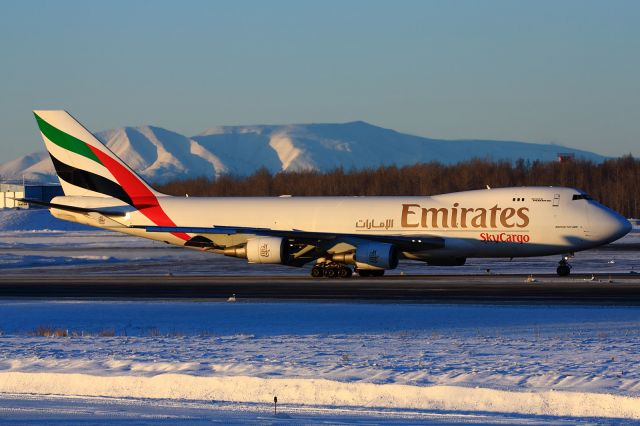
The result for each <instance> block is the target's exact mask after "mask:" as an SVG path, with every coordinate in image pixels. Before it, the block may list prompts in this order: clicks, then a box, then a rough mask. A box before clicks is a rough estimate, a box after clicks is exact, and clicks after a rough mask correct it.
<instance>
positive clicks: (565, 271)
mask: <svg viewBox="0 0 640 426" xmlns="http://www.w3.org/2000/svg"><path fill="white" fill-rule="evenodd" d="M568 260H569V256H562V259H560V262H558V269H556V273H557V274H558V275H559V276H561V277H567V276H569V274H570V273H571V265H569V262H568Z"/></svg>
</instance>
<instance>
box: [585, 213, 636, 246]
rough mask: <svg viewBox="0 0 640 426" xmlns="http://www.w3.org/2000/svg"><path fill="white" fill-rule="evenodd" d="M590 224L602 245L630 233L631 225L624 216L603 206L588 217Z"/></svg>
mask: <svg viewBox="0 0 640 426" xmlns="http://www.w3.org/2000/svg"><path fill="white" fill-rule="evenodd" d="M594 213H595V214H594ZM590 222H591V228H592V230H593V231H595V232H594V233H595V234H596V236H597V238H598V239H599V240H602V242H603V244H606V243H607V242H611V241H615V240H617V239H619V238H622V237H624V236H625V235H627V234H628V233H629V231H631V223H630V222H629V221H628V220H627V219H626V218H625V217H624V216H622V215H621V214H619V213H617V212H615V211H613V210H610V209H608V208H606V207H604V206H598V207H597V208H596V211H595V212H593V213H592V214H591V215H590Z"/></svg>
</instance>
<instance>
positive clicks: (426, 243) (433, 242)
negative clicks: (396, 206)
mask: <svg viewBox="0 0 640 426" xmlns="http://www.w3.org/2000/svg"><path fill="white" fill-rule="evenodd" d="M134 227H135V228H141V229H144V230H145V231H147V232H184V233H185V234H199V235H206V234H225V235H231V234H251V235H260V236H266V237H282V238H293V239H296V240H337V239H345V238H358V239H361V240H369V241H377V242H381V243H388V244H393V245H395V246H396V247H397V248H398V249H400V250H407V251H419V250H428V249H434V248H443V247H444V239H443V238H441V237H436V236H432V235H424V234H421V235H376V234H366V233H357V234H355V233H354V234H349V233H334V232H312V231H302V230H298V229H291V230H288V229H287V230H285V229H271V228H250V227H243V226H212V227H209V228H207V227H188V226H134Z"/></svg>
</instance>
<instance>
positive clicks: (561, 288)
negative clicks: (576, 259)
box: [0, 274, 640, 305]
mask: <svg viewBox="0 0 640 426" xmlns="http://www.w3.org/2000/svg"><path fill="white" fill-rule="evenodd" d="M527 278H528V277H527V276H526V275H455V276H454V275H447V276H443V275H420V276H392V277H384V278H359V277H354V278H351V279H346V280H339V279H338V280H330V279H312V278H310V277H291V276H192V275H185V276H150V275H144V276H143V275H132V276H76V277H64V276H60V275H52V276H46V275H38V276H32V275H30V276H24V275H19V276H4V277H1V278H0V297H1V298H56V299H73V298H97V299H100V298H109V299H110V298H117V299H125V300H126V299H227V298H228V297H230V296H231V295H234V294H235V295H236V298H237V300H238V301H242V300H243V299H245V300H246V299H252V300H256V299H269V300H278V299H280V300H305V299H308V300H341V301H345V300H355V301H358V300H380V301H416V302H421V303H430V302H432V303H524V302H526V303H562V304H567V303H568V304H578V303H579V304H622V305H640V275H637V274H619V275H607V276H603V277H592V276H591V275H584V276H571V277H568V278H560V277H557V276H555V275H540V276H537V277H535V280H536V281H535V282H528V280H527Z"/></svg>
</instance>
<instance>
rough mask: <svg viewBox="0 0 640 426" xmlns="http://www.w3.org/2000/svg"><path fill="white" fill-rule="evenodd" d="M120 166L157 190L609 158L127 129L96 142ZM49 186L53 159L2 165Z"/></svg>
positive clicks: (5, 171)
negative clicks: (399, 169)
mask: <svg viewBox="0 0 640 426" xmlns="http://www.w3.org/2000/svg"><path fill="white" fill-rule="evenodd" d="M97 136H98V138H99V139H100V140H102V141H103V142H105V143H106V144H107V146H108V147H109V148H110V149H111V150H113V151H114V152H115V153H116V154H117V155H118V156H119V157H120V158H122V160H124V161H125V162H126V163H127V164H129V165H130V166H131V167H132V168H133V169H134V170H136V171H138V172H140V173H141V174H142V175H143V176H144V177H145V178H147V179H148V180H150V181H152V182H166V181H168V180H172V179H176V178H187V177H197V176H209V177H217V176H220V175H222V174H236V175H248V174H251V173H253V172H255V171H256V170H258V169H259V168H262V167H265V168H267V169H268V170H269V171H271V172H279V171H284V170H289V171H291V170H320V171H327V170H331V169H335V168H337V167H342V168H344V169H345V170H350V169H362V168H371V167H378V166H382V165H397V166H404V165H410V164H415V163H421V162H430V161H439V162H442V163H444V164H452V163H457V162H460V161H464V160H469V159H472V158H483V159H493V160H512V161H513V160H517V159H519V158H523V159H526V160H532V161H533V160H543V161H553V160H555V159H556V158H557V154H558V153H559V152H563V153H573V154H574V155H575V156H576V157H577V158H585V159H590V160H593V161H596V162H600V161H602V160H604V158H605V157H603V156H601V155H598V154H595V153H592V152H588V151H581V150H576V149H573V148H568V147H565V146H560V145H542V144H534V143H525V142H512V141H494V140H440V139H429V138H424V137H419V136H412V135H408V134H403V133H399V132H396V131H394V130H389V129H384V128H382V127H377V126H373V125H371V124H368V123H365V122H362V121H356V122H351V123H341V124H293V125H259V126H222V127H214V128H211V129H209V130H207V131H205V132H202V133H200V134H198V135H196V136H192V137H187V136H183V135H181V134H178V133H175V132H172V131H170V130H166V129H163V128H160V127H155V126H143V127H124V128H119V129H114V130H108V131H104V132H100V133H98V134H97ZM23 176H24V177H25V178H27V179H33V180H51V179H55V178H54V171H53V165H52V163H51V160H50V159H49V157H48V155H46V153H45V152H44V151H43V152H36V153H33V154H29V155H26V156H24V157H20V158H17V159H15V160H12V161H9V162H6V163H3V164H0V177H2V178H4V179H14V178H22V177H23Z"/></svg>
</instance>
